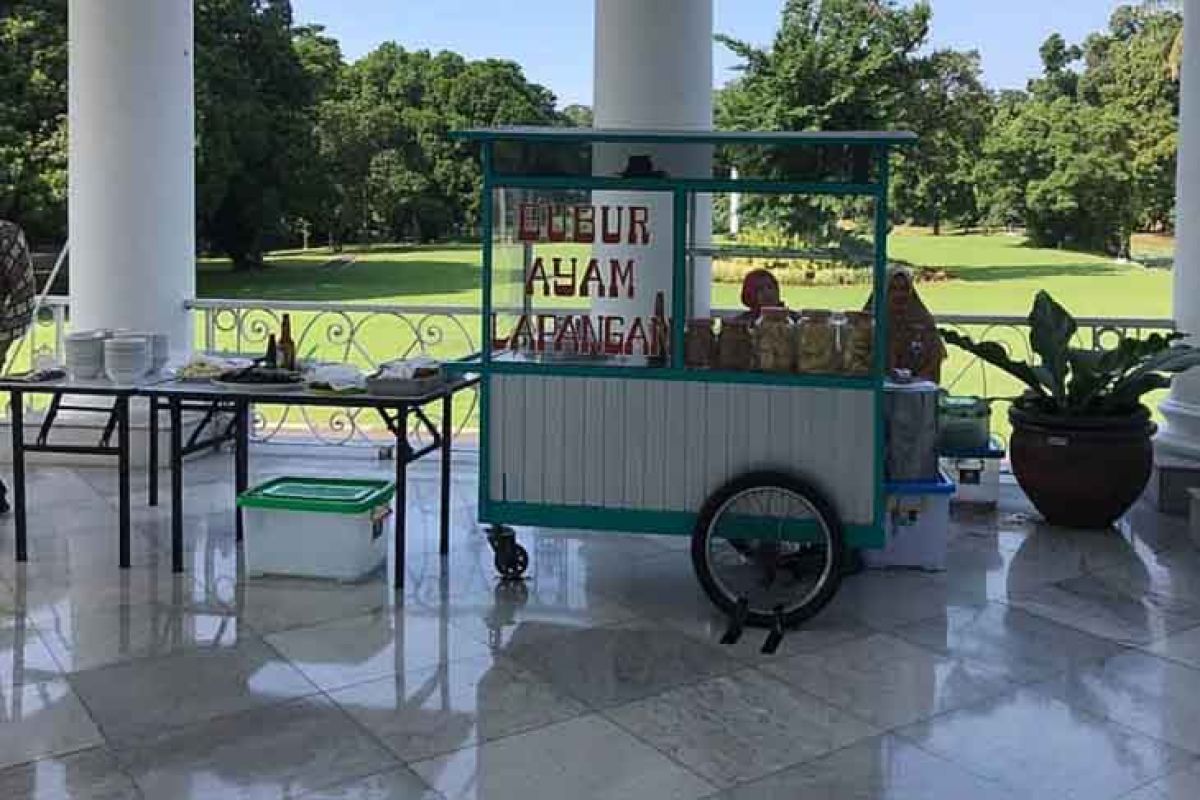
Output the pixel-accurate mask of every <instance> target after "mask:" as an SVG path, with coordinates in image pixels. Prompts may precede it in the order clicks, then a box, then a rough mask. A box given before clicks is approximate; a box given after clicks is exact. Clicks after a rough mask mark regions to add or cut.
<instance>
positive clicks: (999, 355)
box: [939, 328, 1046, 397]
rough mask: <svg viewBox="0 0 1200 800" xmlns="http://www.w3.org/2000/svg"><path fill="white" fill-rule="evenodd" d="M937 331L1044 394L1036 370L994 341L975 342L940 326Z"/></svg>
mask: <svg viewBox="0 0 1200 800" xmlns="http://www.w3.org/2000/svg"><path fill="white" fill-rule="evenodd" d="M939 332H940V333H941V335H942V339H944V340H945V341H946V342H948V343H949V344H952V345H954V346H955V347H958V348H961V349H963V350H966V351H967V352H968V353H971V354H972V355H974V356H977V357H979V358H981V359H983V360H984V361H986V362H987V363H989V364H991V365H992V366H993V367H997V368H998V369H1002V370H1004V371H1005V372H1007V373H1008V374H1009V375H1012V376H1013V377H1014V378H1016V379H1017V380H1019V381H1021V382H1022V383H1024V384H1025V385H1026V386H1028V387H1029V389H1030V391H1032V392H1033V393H1034V394H1037V395H1039V396H1042V397H1045V396H1046V387H1045V386H1044V385H1043V382H1042V378H1041V377H1040V376H1039V374H1038V371H1037V370H1035V369H1034V368H1033V367H1031V366H1030V365H1029V364H1026V363H1025V362H1024V361H1015V360H1013V359H1012V358H1010V357H1009V355H1008V351H1007V350H1005V349H1004V348H1003V347H1001V346H1000V345H998V344H996V343H995V342H976V341H975V340H974V339H972V338H971V337H970V336H966V335H964V334H961V333H958V332H957V331H952V330H949V329H947V328H942V329H940V331H939Z"/></svg>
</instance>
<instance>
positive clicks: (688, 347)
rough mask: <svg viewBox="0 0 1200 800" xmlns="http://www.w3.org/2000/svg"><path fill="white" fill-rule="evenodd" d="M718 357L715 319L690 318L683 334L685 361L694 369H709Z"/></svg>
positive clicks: (685, 363) (686, 364) (685, 364)
mask: <svg viewBox="0 0 1200 800" xmlns="http://www.w3.org/2000/svg"><path fill="white" fill-rule="evenodd" d="M716 357H717V336H716V334H715V333H713V321H712V320H711V319H708V318H700V319H689V320H688V323H687V331H686V332H685V333H684V336H683V363H684V366H687V367H691V368H692V369H709V368H711V367H712V365H713V362H714V361H715V360H716Z"/></svg>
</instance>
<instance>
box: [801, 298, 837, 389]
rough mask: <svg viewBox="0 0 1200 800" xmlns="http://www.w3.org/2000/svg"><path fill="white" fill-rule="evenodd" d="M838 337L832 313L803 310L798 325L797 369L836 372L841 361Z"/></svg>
mask: <svg viewBox="0 0 1200 800" xmlns="http://www.w3.org/2000/svg"><path fill="white" fill-rule="evenodd" d="M837 338H838V337H837V331H836V329H835V328H834V326H833V314H832V313H830V312H829V311H824V310H816V309H805V310H804V311H802V312H801V313H800V323H799V324H798V325H797V326H796V371H797V372H826V373H828V372H834V371H835V370H836V369H837V367H838V366H839V361H840V358H839V355H840V354H839V351H838V341H837Z"/></svg>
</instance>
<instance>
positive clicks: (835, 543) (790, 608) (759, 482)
mask: <svg viewBox="0 0 1200 800" xmlns="http://www.w3.org/2000/svg"><path fill="white" fill-rule="evenodd" d="M845 552H846V547H845V540H844V537H843V535H842V526H841V522H840V521H839V520H838V518H837V514H835V513H834V512H833V507H832V506H831V505H830V503H829V502H828V501H827V500H826V499H825V497H824V496H823V495H822V494H821V493H820V492H818V491H817V490H815V489H814V488H813V487H811V486H809V485H808V484H806V483H804V482H803V481H801V480H798V479H796V478H794V477H792V476H790V475H786V474H783V473H778V472H755V473H750V474H748V475H743V476H742V477H740V478H737V479H736V480H734V481H731V482H730V483H728V484H726V485H725V486H723V487H721V488H720V489H719V490H718V491H717V492H716V493H715V494H713V495H712V496H711V497H709V499H708V501H707V502H705V504H704V508H703V509H702V510H701V512H700V516H699V518H698V519H697V520H696V527H695V529H694V530H693V532H692V565H693V566H694V567H695V569H696V577H697V578H698V579H699V580H700V585H701V586H702V587H704V591H705V593H706V594H707V595H708V597H709V599H710V600H712V601H713V603H714V604H716V606H717V607H718V608H720V609H721V610H722V611H723V612H724V613H726V614H734V613H735V612H736V611H737V609H738V605H739V601H742V600H744V601H745V603H746V606H745V617H744V620H745V623H746V624H748V625H756V626H761V627H770V626H771V625H772V624H774V623H775V620H776V618H777V615H779V616H782V618H783V622H784V624H785V625H789V626H791V625H795V624H797V623H799V622H802V621H803V620H805V619H808V618H809V617H811V616H812V615H813V614H816V613H817V612H818V611H820V610H821V608H823V607H824V606H825V604H826V603H828V602H829V601H830V599H832V597H833V595H834V594H835V593H836V592H837V588H838V585H839V584H840V583H841V579H842V564H843V560H844V558H845Z"/></svg>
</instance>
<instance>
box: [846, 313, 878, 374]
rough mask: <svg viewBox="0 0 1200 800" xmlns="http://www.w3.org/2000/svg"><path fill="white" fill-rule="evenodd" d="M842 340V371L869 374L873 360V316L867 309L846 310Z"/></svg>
mask: <svg viewBox="0 0 1200 800" xmlns="http://www.w3.org/2000/svg"><path fill="white" fill-rule="evenodd" d="M844 333H845V336H844V338H843V340H842V371H843V372H845V373H846V374H847V375H869V374H871V366H872V364H873V362H874V350H875V317H874V315H872V314H871V313H870V312H869V311H847V312H846V327H845V328H844Z"/></svg>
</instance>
